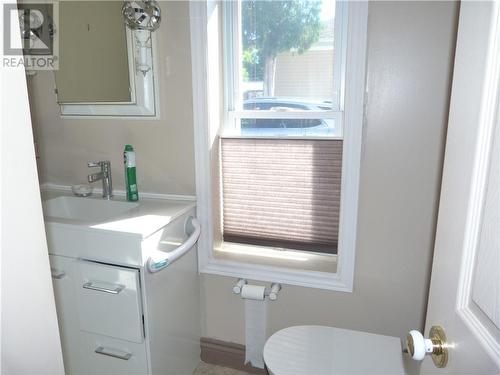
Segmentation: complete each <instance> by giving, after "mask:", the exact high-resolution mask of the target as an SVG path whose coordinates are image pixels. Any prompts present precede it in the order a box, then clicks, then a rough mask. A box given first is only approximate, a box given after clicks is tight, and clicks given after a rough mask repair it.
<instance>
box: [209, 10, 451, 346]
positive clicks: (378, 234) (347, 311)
mask: <svg viewBox="0 0 500 375" xmlns="http://www.w3.org/2000/svg"><path fill="white" fill-rule="evenodd" d="M456 18H457V6H456V4H454V3H451V2H441V3H432V2H421V3H412V2H398V3H396V2H373V3H371V4H370V13H369V30H368V31H369V47H368V92H369V93H368V105H367V121H366V126H365V129H364V144H363V155H362V167H361V190H360V202H359V203H360V207H359V210H360V211H359V224H358V243H357V253H356V270H355V280H354V292H353V293H340V292H330V291H324V290H317V289H308V288H302V287H292V286H285V287H284V288H283V290H282V292H281V293H280V295H279V298H278V300H277V301H276V302H272V303H270V305H269V320H268V327H269V334H271V333H273V332H275V331H277V330H279V329H281V328H284V327H287V326H292V325H297V324H323V325H332V326H337V327H343V328H350V329H357V330H364V331H369V332H375V333H381V334H387V335H393V336H404V335H406V332H407V331H408V330H409V329H411V328H423V322H424V312H425V308H426V300H427V290H428V282H429V272H430V262H431V257H432V248H433V240H434V227H435V217H436V209H437V200H438V195H439V186H440V173H441V164H442V155H443V147H444V144H443V142H444V138H445V132H446V126H445V124H446V120H447V112H448V97H449V90H450V74H451V62H452V58H453V48H454V35H455V32H456ZM234 283H235V279H231V278H226V277H219V276H213V275H203V276H202V295H203V296H204V300H203V301H202V303H203V306H204V311H203V318H202V319H203V320H204V321H203V323H204V330H205V331H204V335H205V336H208V337H212V338H217V339H221V340H227V341H232V342H238V343H244V341H245V340H244V303H243V300H241V299H240V298H239V297H237V296H235V295H233V294H232V293H231V287H232V286H233V284H234Z"/></svg>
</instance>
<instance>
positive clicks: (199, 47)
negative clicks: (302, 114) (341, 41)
mask: <svg viewBox="0 0 500 375" xmlns="http://www.w3.org/2000/svg"><path fill="white" fill-rule="evenodd" d="M218 6H220V2H218V1H213V0H209V1H208V2H203V1H193V2H190V18H191V26H190V27H191V53H192V73H193V80H192V84H193V120H194V136H195V162H196V195H197V202H198V218H199V220H200V222H201V226H202V233H201V235H200V239H199V241H198V264H199V270H200V272H203V273H209V274H217V275H223V276H231V277H242V278H247V279H252V280H261V281H266V282H279V283H282V284H290V285H300V286H305V287H313V288H321V289H328V290H336V291H343V292H352V290H353V279H354V264H355V250H356V228H357V214H358V190H359V172H360V160H361V144H362V130H363V120H364V91H365V70H366V41H367V21H368V2H366V1H360V2H357V1H356V2H355V1H352V2H345V7H346V8H345V9H346V12H347V16H348V24H347V27H346V29H347V32H346V49H345V52H346V53H345V56H346V58H345V64H346V69H345V78H344V82H343V84H344V92H343V95H341V96H342V97H341V98H339V103H341V105H342V109H343V112H342V117H343V127H344V131H343V145H344V146H343V164H342V186H341V189H342V190H341V206H340V226H339V255H338V256H337V271H336V272H335V273H328V272H319V271H305V270H296V269H288V268H283V267H273V266H264V265H256V264H249V263H244V262H237V261H229V260H223V259H218V258H216V257H215V256H214V229H216V228H214V220H213V213H214V212H215V210H214V206H213V204H214V203H213V199H212V197H213V194H220V192H219V189H216V188H215V187H214V186H213V183H212V182H213V179H212V174H213V164H212V163H213V161H212V160H211V147H212V146H213V145H214V140H215V139H216V137H217V132H216V131H215V130H214V129H219V128H220V127H221V123H214V121H220V122H222V121H224V120H223V119H221V118H220V116H217V114H216V112H220V111H221V108H220V107H217V105H221V103H220V102H219V101H218V100H215V99H214V98H213V92H214V90H213V86H214V85H219V84H220V82H221V81H222V80H221V79H220V77H213V72H214V69H213V66H211V65H210V64H214V63H215V62H214V61H213V60H214V59H213V58H212V59H209V55H210V56H211V57H213V56H212V54H213V51H210V48H208V46H209V42H210V41H213V40H214V39H216V38H219V37H220V35H219V34H217V33H216V32H214V27H213V26H212V27H209V22H211V20H212V19H211V17H214V14H217V13H218V10H217V7H218ZM210 44H213V43H210ZM227 108H228V107H227ZM310 112H311V111H308V113H307V116H308V118H311V117H310V116H311V113H310ZM226 113H227V112H226ZM222 117H223V116H222ZM215 143H217V142H215Z"/></svg>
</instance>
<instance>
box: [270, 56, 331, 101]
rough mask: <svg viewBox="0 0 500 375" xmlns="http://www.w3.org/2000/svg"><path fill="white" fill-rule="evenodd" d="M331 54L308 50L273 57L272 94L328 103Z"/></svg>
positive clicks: (329, 96) (329, 98) (329, 97)
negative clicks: (274, 67) (301, 52)
mask: <svg viewBox="0 0 500 375" xmlns="http://www.w3.org/2000/svg"><path fill="white" fill-rule="evenodd" d="M332 66H333V51H332V50H314V49H312V50H309V51H307V52H305V53H303V54H302V55H299V54H298V53H292V52H284V53H280V54H279V55H278V57H277V58H276V78H275V82H274V95H276V96H296V97H301V98H311V99H323V100H331V97H332V87H333V68H332Z"/></svg>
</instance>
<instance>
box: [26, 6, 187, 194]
mask: <svg viewBox="0 0 500 375" xmlns="http://www.w3.org/2000/svg"><path fill="white" fill-rule="evenodd" d="M161 7H162V9H163V20H162V25H161V27H160V29H159V30H158V31H157V37H158V43H157V46H158V63H159V71H160V74H159V83H160V111H161V119H159V120H126V119H125V120H122V119H120V120H109V119H103V120H100V119H99V120H86V119H84V120H62V119H61V118H60V116H59V108H58V106H57V104H56V96H55V94H54V91H53V89H54V76H53V74H52V73H50V72H48V73H44V72H39V73H38V74H37V75H36V76H35V77H32V78H29V80H30V85H29V88H30V99H31V109H32V120H33V124H34V127H35V137H36V139H37V142H38V146H39V153H40V159H39V171H40V180H41V181H42V182H52V183H57V184H66V185H71V184H75V183H78V182H82V181H85V179H86V176H87V174H88V173H89V172H90V170H89V168H87V165H86V163H87V161H89V160H106V159H107V160H111V165H112V174H113V184H114V187H115V189H123V186H124V173H123V156H122V155H123V147H124V145H125V144H127V143H130V144H132V145H133V146H134V148H135V149H136V154H137V175H138V184H139V191H148V192H161V193H171V194H194V193H195V186H194V150H193V147H194V146H193V119H192V117H193V116H192V95H191V91H192V89H191V58H190V56H191V54H190V40H189V6H188V2H174V1H168V2H161ZM96 184H97V185H96V186H98V187H100V182H97V183H96Z"/></svg>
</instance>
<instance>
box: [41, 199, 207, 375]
mask: <svg viewBox="0 0 500 375" xmlns="http://www.w3.org/2000/svg"><path fill="white" fill-rule="evenodd" d="M147 203H148V202H141V204H143V206H142V207H141V208H140V209H139V210H135V211H134V212H133V213H128V214H127V215H128V217H125V218H124V217H122V218H119V220H116V223H114V222H110V221H107V222H106V223H105V225H102V223H98V224H96V223H83V222H76V221H74V220H73V221H68V220H66V219H65V220H60V219H58V218H51V217H46V232H47V239H48V245H49V253H50V254H49V256H50V264H51V271H52V280H53V287H54V295H55V300H56V308H57V315H58V320H59V328H60V335H61V342H62V348H63V357H64V365H65V371H66V374H68V375H69V374H75V375H80V374H82V375H83V374H85V375H90V374H108V375H114V374H116V375H118V374H145V375H153V374H155V375H156V374H158V375H169V374H171V375H183V374H186V375H191V374H192V372H193V370H194V369H195V368H196V366H197V364H198V362H199V358H200V356H199V354H200V353H199V350H200V349H199V339H200V316H199V280H198V271H197V254H196V248H193V249H191V250H190V251H188V252H187V253H185V254H184V255H183V256H181V257H180V258H178V259H177V260H176V261H175V262H173V263H171V264H169V265H168V266H167V267H165V268H164V269H162V270H161V271H159V272H155V273H151V272H149V271H148V268H147V266H146V265H147V260H148V259H149V257H150V253H151V252H156V254H158V251H163V252H168V251H169V250H174V249H175V248H177V247H178V246H179V245H180V244H181V243H183V242H184V241H185V240H186V238H187V237H188V235H189V233H188V234H186V228H185V227H186V221H187V220H188V218H189V217H194V215H195V211H194V204H193V203H192V202H181V203H179V202H176V204H173V203H172V202H170V203H172V204H169V202H167V201H160V202H156V204H154V203H155V202H149V203H150V205H149V206H148V204H147ZM148 207H149V208H150V209H149V208H148ZM162 208H163V209H162ZM160 213H161V214H162V215H163V216H164V219H163V220H160V218H159V216H160V215H159V214H160ZM130 221H132V224H136V225H137V226H136V225H130V224H131V222H130ZM120 222H121V223H120ZM123 223H125V224H123ZM115 224H116V225H115ZM140 224H142V226H140ZM148 227H149V228H148ZM132 228H136V229H132ZM134 231H135V232H134Z"/></svg>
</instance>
